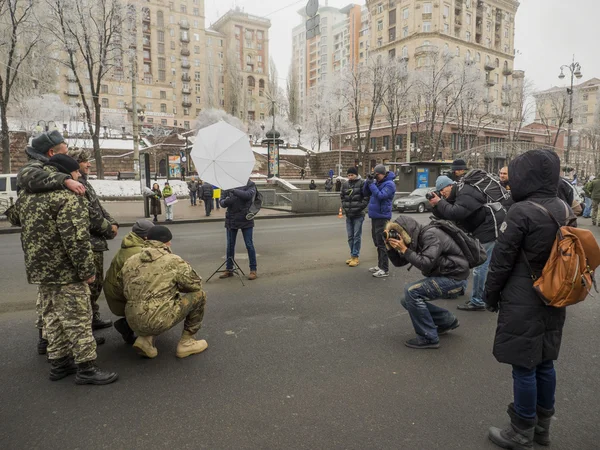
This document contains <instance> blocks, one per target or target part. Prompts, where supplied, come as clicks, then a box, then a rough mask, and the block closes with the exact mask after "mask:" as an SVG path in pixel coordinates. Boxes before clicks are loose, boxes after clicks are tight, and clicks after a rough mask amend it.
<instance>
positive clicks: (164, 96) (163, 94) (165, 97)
mask: <svg viewBox="0 0 600 450" xmlns="http://www.w3.org/2000/svg"><path fill="white" fill-rule="evenodd" d="M160 98H161V100H166V99H167V91H160Z"/></svg>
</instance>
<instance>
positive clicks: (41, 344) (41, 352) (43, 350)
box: [37, 330, 48, 355]
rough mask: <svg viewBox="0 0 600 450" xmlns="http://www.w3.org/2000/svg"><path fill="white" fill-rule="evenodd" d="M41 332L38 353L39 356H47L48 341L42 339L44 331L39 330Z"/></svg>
mask: <svg viewBox="0 0 600 450" xmlns="http://www.w3.org/2000/svg"><path fill="white" fill-rule="evenodd" d="M38 331H39V336H40V338H39V340H38V343H37V352H38V355H45V354H46V352H47V351H48V339H44V338H43V337H42V330H38Z"/></svg>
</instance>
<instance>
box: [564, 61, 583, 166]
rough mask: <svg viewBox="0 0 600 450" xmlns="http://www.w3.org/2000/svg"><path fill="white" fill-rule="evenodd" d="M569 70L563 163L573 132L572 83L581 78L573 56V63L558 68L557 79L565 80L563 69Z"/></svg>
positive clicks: (566, 160) (566, 157)
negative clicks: (565, 147)
mask: <svg viewBox="0 0 600 450" xmlns="http://www.w3.org/2000/svg"><path fill="white" fill-rule="evenodd" d="M565 68H566V69H569V71H570V72H571V87H570V88H568V89H567V95H568V96H569V120H568V122H567V124H568V125H569V126H568V128H567V151H566V152H565V163H566V164H568V163H569V154H570V152H571V132H572V130H573V82H574V79H575V78H577V79H578V80H579V79H580V78H581V77H582V76H583V74H582V73H581V65H580V64H579V63H578V62H575V55H573V62H572V63H571V64H569V65H562V66H560V75H559V76H558V78H559V79H560V80H564V79H565V74H564V69H565Z"/></svg>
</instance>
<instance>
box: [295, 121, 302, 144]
mask: <svg viewBox="0 0 600 450" xmlns="http://www.w3.org/2000/svg"><path fill="white" fill-rule="evenodd" d="M296 131H297V132H298V147H300V145H301V144H302V141H301V140H300V134H301V133H302V127H301V126H300V125H298V128H296Z"/></svg>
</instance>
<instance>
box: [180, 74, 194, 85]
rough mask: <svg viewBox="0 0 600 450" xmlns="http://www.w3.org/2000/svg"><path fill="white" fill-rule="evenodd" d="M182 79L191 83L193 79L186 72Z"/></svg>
mask: <svg viewBox="0 0 600 450" xmlns="http://www.w3.org/2000/svg"><path fill="white" fill-rule="evenodd" d="M181 81H184V82H187V83H189V82H190V81H192V79H191V78H190V76H189V75H188V74H187V73H184V74H183V75H181Z"/></svg>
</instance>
